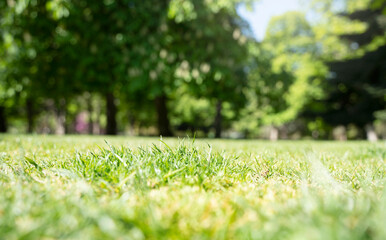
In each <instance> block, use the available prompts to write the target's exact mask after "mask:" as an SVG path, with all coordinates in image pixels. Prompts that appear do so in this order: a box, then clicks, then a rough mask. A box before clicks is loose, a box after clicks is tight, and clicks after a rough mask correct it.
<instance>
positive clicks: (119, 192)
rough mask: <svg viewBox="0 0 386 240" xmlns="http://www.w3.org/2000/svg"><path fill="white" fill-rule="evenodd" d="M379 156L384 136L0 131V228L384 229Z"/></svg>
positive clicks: (68, 234) (299, 235)
mask: <svg viewBox="0 0 386 240" xmlns="http://www.w3.org/2000/svg"><path fill="white" fill-rule="evenodd" d="M105 140H106V142H105ZM385 158H386V144H385V142H379V143H367V142H342V143H337V142H311V141H299V142H290V141H288V142H285V141H284V142H275V143H271V142H264V141H247V140H237V141H236V140H196V141H193V140H192V139H185V140H181V139H180V140H179V139H164V140H161V141H160V140H159V139H154V138H125V137H115V138H112V137H109V138H106V137H83V136H70V137H54V136H12V135H0V239H323V240H324V239H386V229H385V228H384V223H385V222H386V191H385V188H384V184H385V181H386V165H385Z"/></svg>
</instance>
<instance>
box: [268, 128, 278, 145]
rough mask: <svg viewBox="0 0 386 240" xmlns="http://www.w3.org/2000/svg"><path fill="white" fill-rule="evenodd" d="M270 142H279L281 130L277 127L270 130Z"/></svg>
mask: <svg viewBox="0 0 386 240" xmlns="http://www.w3.org/2000/svg"><path fill="white" fill-rule="evenodd" d="M269 140H271V141H277V140H279V129H278V128H277V127H275V126H271V127H270V129H269Z"/></svg>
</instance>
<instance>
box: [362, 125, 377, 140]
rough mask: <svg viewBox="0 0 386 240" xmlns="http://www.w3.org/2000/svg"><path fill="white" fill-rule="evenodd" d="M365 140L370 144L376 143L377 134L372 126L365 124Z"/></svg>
mask: <svg viewBox="0 0 386 240" xmlns="http://www.w3.org/2000/svg"><path fill="white" fill-rule="evenodd" d="M365 130H366V136H367V140H368V141H370V142H376V141H378V136H377V133H376V132H375V129H374V126H373V125H372V124H367V125H366V127H365Z"/></svg>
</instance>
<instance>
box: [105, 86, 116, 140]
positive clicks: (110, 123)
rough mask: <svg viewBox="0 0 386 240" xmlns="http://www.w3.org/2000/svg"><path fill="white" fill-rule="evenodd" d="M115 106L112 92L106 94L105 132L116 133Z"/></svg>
mask: <svg viewBox="0 0 386 240" xmlns="http://www.w3.org/2000/svg"><path fill="white" fill-rule="evenodd" d="M116 115H117V106H116V105H115V97H114V94H113V93H112V92H110V93H107V94H106V116H107V124H106V134H107V135H117V118H116Z"/></svg>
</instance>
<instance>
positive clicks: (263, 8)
mask: <svg viewBox="0 0 386 240" xmlns="http://www.w3.org/2000/svg"><path fill="white" fill-rule="evenodd" d="M303 2H304V1H303ZM294 10H302V6H301V2H300V0H260V1H258V2H256V3H254V6H253V11H252V12H251V11H249V10H247V9H246V8H245V7H240V8H239V9H238V12H239V14H240V15H241V16H242V17H243V18H244V19H245V20H247V21H248V22H249V24H250V25H251V28H252V30H253V33H254V35H255V37H256V39H257V40H263V38H264V35H265V31H266V29H267V26H268V23H269V20H270V19H271V17H273V16H277V15H281V14H283V13H285V12H287V11H294Z"/></svg>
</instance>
